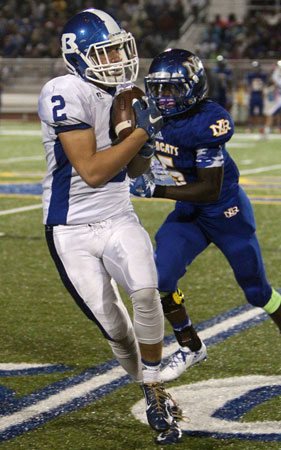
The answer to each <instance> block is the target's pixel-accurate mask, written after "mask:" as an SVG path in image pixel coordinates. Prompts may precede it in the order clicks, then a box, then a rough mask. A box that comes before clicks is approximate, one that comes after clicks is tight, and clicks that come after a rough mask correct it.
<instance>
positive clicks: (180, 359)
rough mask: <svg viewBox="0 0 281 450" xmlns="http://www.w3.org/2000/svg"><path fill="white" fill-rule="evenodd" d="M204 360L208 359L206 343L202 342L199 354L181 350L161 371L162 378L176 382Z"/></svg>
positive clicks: (174, 354)
mask: <svg viewBox="0 0 281 450" xmlns="http://www.w3.org/2000/svg"><path fill="white" fill-rule="evenodd" d="M204 359H207V349H206V345H205V344H204V342H202V346H201V348H200V350H198V351H197V352H192V351H191V350H188V351H183V350H182V349H181V348H179V349H178V350H177V351H176V352H175V353H173V355H172V356H171V358H170V360H169V362H168V364H167V365H166V366H165V367H164V369H163V370H162V371H161V378H162V380H163V381H172V380H175V379H176V378H178V377H179V376H180V375H181V374H182V373H183V372H184V371H185V370H186V369H188V367H191V366H193V365H194V364H198V363H200V361H202V360H204Z"/></svg>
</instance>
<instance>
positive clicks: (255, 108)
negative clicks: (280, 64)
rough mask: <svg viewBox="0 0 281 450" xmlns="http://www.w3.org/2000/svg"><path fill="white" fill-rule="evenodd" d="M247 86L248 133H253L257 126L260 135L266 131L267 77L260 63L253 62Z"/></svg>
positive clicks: (247, 77) (247, 78)
mask: <svg viewBox="0 0 281 450" xmlns="http://www.w3.org/2000/svg"><path fill="white" fill-rule="evenodd" d="M246 84H247V86H248V92H249V117H248V122H249V124H248V132H252V131H253V128H254V126H255V124H257V125H258V127H259V131H260V133H263V131H264V90H265V87H266V85H267V76H266V74H265V73H264V72H263V71H262V70H261V65H260V63H259V61H253V62H252V70H251V71H249V72H248V73H247V76H246Z"/></svg>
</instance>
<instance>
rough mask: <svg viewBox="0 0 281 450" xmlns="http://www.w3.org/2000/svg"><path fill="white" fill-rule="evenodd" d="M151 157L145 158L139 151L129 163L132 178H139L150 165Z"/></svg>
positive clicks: (129, 173)
mask: <svg viewBox="0 0 281 450" xmlns="http://www.w3.org/2000/svg"><path fill="white" fill-rule="evenodd" d="M150 161H151V158H143V157H142V156H140V155H139V154H138V153H137V154H136V156H134V158H133V159H132V160H131V161H130V162H129V164H128V165H127V173H128V175H129V177H130V178H137V177H139V176H140V175H142V174H143V173H144V172H146V171H147V170H148V169H149V167H150Z"/></svg>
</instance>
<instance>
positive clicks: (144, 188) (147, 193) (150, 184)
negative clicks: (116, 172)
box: [130, 171, 156, 198]
mask: <svg viewBox="0 0 281 450" xmlns="http://www.w3.org/2000/svg"><path fill="white" fill-rule="evenodd" d="M155 187H156V185H155V182H154V176H153V174H152V172H151V171H147V172H146V173H144V174H143V175H141V176H140V177H137V178H134V179H131V180H130V193H131V194H132V195H135V196H136V197H146V198H151V197H153V193H154V191H155Z"/></svg>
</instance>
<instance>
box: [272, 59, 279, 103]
mask: <svg viewBox="0 0 281 450" xmlns="http://www.w3.org/2000/svg"><path fill="white" fill-rule="evenodd" d="M272 81H273V82H274V84H275V86H276V90H277V93H278V96H279V97H281V67H279V66H277V67H276V68H275V69H274V71H273V74H272Z"/></svg>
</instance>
